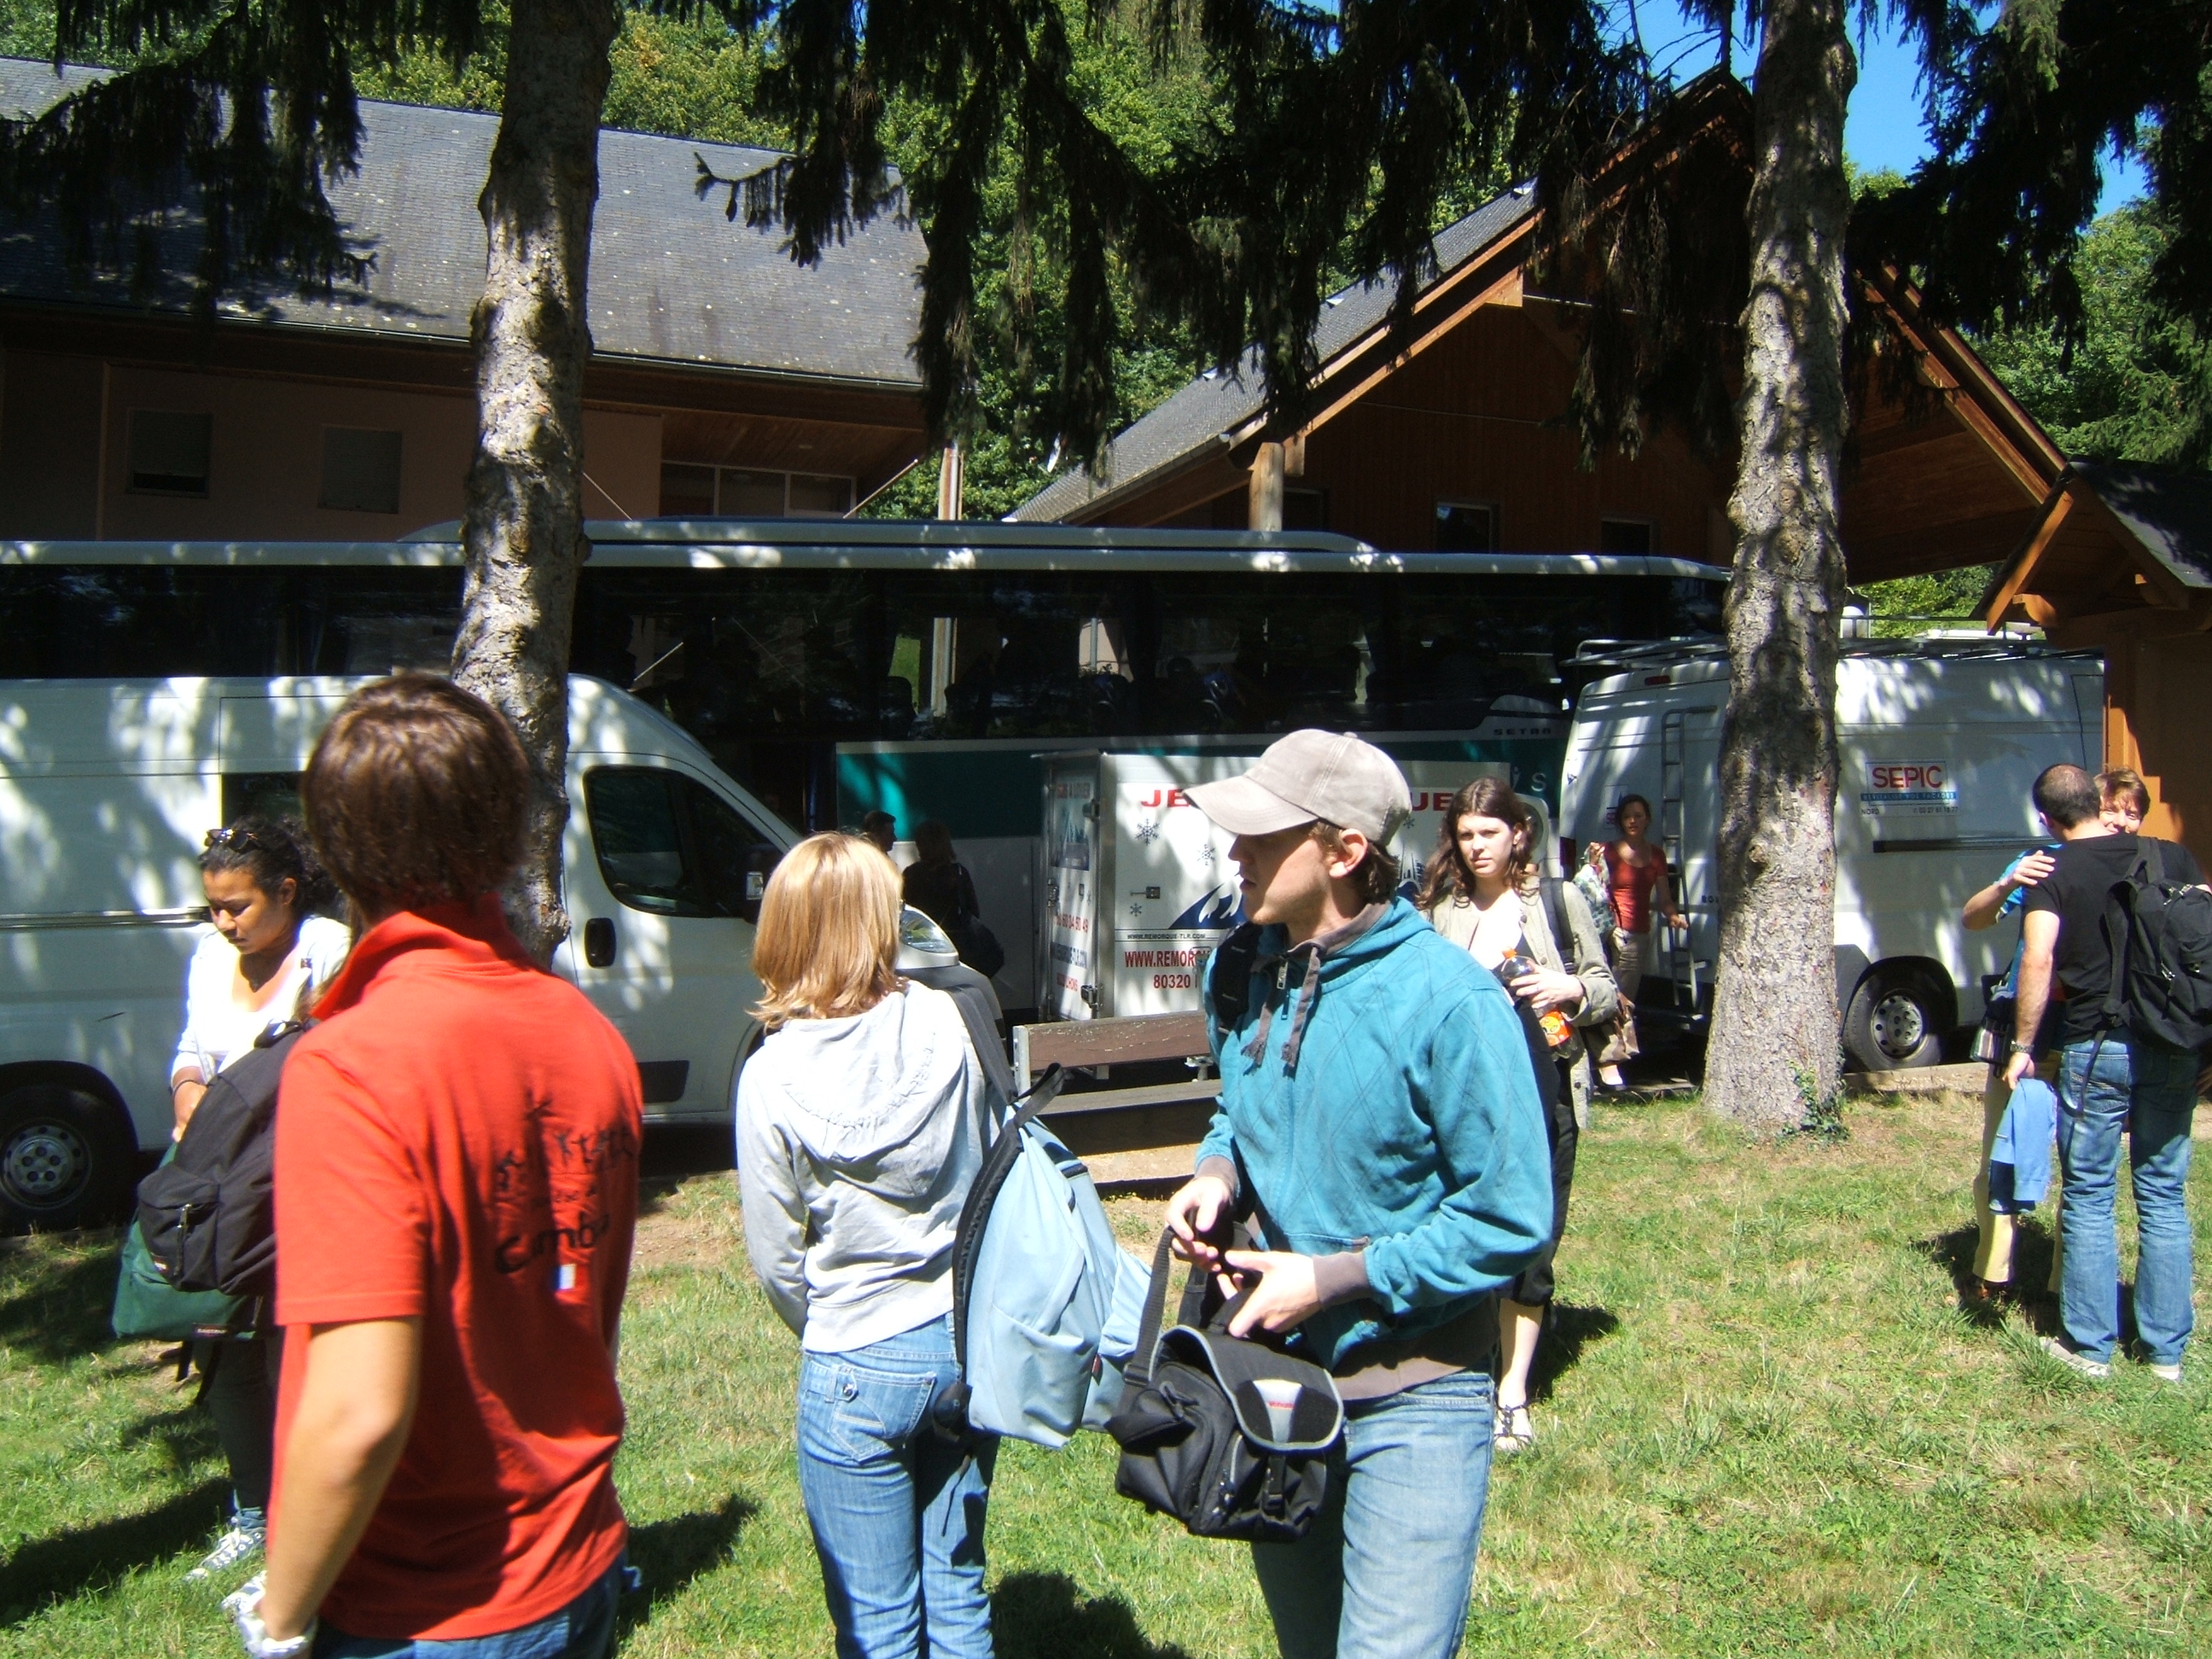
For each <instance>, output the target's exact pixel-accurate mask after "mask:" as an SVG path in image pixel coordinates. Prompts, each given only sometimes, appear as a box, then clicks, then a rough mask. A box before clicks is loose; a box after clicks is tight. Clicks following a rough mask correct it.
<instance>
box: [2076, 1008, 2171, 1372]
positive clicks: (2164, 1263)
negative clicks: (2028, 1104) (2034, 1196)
mask: <svg viewBox="0 0 2212 1659" xmlns="http://www.w3.org/2000/svg"><path fill="white" fill-rule="evenodd" d="M2093 1053H2094V1054H2095V1058H2096V1066H2095V1068H2094V1069H2093V1070H2092V1068H2091V1066H2090V1064H2089V1061H2090V1057H2091V1055H2092V1054H2093ZM2196 1108H2197V1056H2196V1055H2195V1054H2192V1053H2191V1052H2190V1051H2189V1050H2188V1049H2186V1048H2167V1047H2166V1046H2165V1045H2164V1044H2163V1043H2157V1042H2148V1041H2145V1040H2144V1039H2142V1038H2140V1037H2129V1036H2125V1035H2124V1034H2122V1033H2119V1032H2115V1033H2113V1034H2112V1036H2109V1037H2107V1038H2106V1040H2105V1043H2104V1047H2103V1048H2102V1049H2101V1050H2098V1049H2097V1047H2096V1045H2095V1044H2094V1043H2093V1042H2075V1043H2069V1045H2068V1046H2067V1048H2066V1049H2065V1051H2064V1053H2063V1055H2062V1056H2061V1060H2060V1065H2059V1072H2058V1160H2059V1166H2060V1168H2061V1170H2063V1173H2064V1176H2065V1189H2064V1190H2065V1202H2064V1204H2063V1206H2062V1207H2061V1209H2060V1211H2059V1218H2058V1221H2059V1230H2060V1234H2061V1236H2062V1237H2063V1238H2064V1240H2065V1243H2066V1260H2065V1271H2064V1284H2063V1286H2062V1288H2061V1291H2060V1300H2059V1304H2058V1306H2059V1318H2060V1322H2062V1323H2063V1325H2064V1326H2065V1328H2066V1337H2067V1340H2068V1341H2069V1342H2070V1343H2071V1344H2072V1345H2073V1346H2074V1348H2075V1352H2079V1353H2081V1354H2085V1355H2087V1357H2088V1358H2092V1359H2110V1358H2112V1346H2113V1344H2114V1343H2116V1342H2118V1340H2119V1337H2120V1261H2119V1247H2118V1243H2116V1241H2115V1239H2114V1237H2113V1222H2112V1200H2113V1194H2114V1192H2115V1190H2116V1188H2118V1178H2119V1161H2120V1137H2121V1135H2122V1134H2126V1135H2127V1136H2128V1138H2129V1152H2128V1162H2129V1164H2130V1170H2131V1172H2132V1174H2133V1176H2134V1178H2135V1190H2136V1237H2137V1242H2138V1243H2139V1244H2140V1246H2141V1249H2140V1250H2139V1252H2138V1258H2137V1261H2136V1334H2137V1335H2138V1336H2140V1337H2141V1338H2142V1344H2143V1346H2144V1347H2145V1348H2147V1349H2148V1350H2149V1351H2150V1357H2151V1359H2152V1361H2153V1362H2154V1364H2179V1361H2180V1358H2181V1351H2182V1350H2183V1349H2184V1348H2185V1347H2186V1346H2188V1343H2189V1332H2190V1328H2191V1325H2192V1324H2193V1323H2194V1318H2193V1316H2192V1315H2191V1310H2190V1302H2189V1293H2190V1279H2191V1274H2192V1273H2193V1270H2194V1267H2193V1263H2192V1262H2191V1249H2190V1239H2189V1209H2188V1204H2187V1197H2186V1192H2187V1187H2188V1182H2189V1121H2190V1118H2191V1115H2192V1114H2193V1113H2194V1112H2195V1110H2196Z"/></svg>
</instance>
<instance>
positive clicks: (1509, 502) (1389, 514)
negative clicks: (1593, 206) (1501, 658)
mask: <svg viewBox="0 0 2212 1659" xmlns="http://www.w3.org/2000/svg"><path fill="white" fill-rule="evenodd" d="M1533 312H1534V307H1528V308H1524V307H1521V306H1517V305H1503V304H1499V305H1489V306H1486V307H1482V308H1481V309H1480V310H1479V311H1478V312H1476V313H1474V316H1472V317H1471V318H1469V319H1468V320H1467V321H1465V322H1463V323H1462V324H1461V325H1459V326H1458V327H1457V328H1455V329H1454V330H1453V331H1451V332H1450V333H1449V334H1448V335H1445V336H1443V337H1440V338H1437V339H1436V340H1434V341H1433V342H1432V343H1431V344H1430V345H1429V346H1428V347H1427V349H1425V350H1424V351H1422V352H1421V354H1420V355H1419V356H1417V357H1415V358H1413V360H1412V361H1411V362H1408V363H1407V364H1406V365H1405V366H1404V367H1402V368H1399V369H1398V370H1397V371H1396V372H1395V373H1394V374H1391V375H1390V376H1389V378H1387V379H1386V380H1383V382H1382V383H1381V384H1380V385H1378V386H1376V387H1375V388H1374V389H1373V390H1372V391H1370V392H1368V393H1367V394H1366V395H1365V396H1364V397H1362V398H1360V399H1359V400H1358V402H1357V403H1355V404H1352V406H1351V407H1350V408H1348V409H1346V410H1344V411H1343V412H1341V413H1340V414H1339V415H1337V416H1334V418H1333V419H1331V420H1329V421H1328V422H1326V423H1324V424H1323V425H1322V427H1321V428H1319V429H1318V430H1316V431H1315V432H1314V433H1313V434H1312V435H1311V436H1310V438H1309V439H1308V440H1307V442H1306V465H1305V471H1304V475H1303V476H1302V477H1295V478H1292V479H1290V480H1289V481H1288V485H1287V488H1288V492H1289V495H1290V499H1289V500H1288V501H1286V503H1285V523H1286V524H1287V525H1289V526H1291V527H1292V528H1315V527H1319V528H1326V529H1329V530H1334V531H1336V532H1340V533H1342V534H1344V535H1347V536H1357V537H1358V538H1360V539H1361V540H1362V541H1364V542H1367V543H1370V544H1372V545H1374V546H1376V547H1378V548H1382V549H1384V550H1387V551H1391V552H1406V553H1418V552H1428V551H1430V550H1433V549H1434V548H1435V546H1436V531H1437V523H1436V514H1437V503H1439V502H1441V501H1463V502H1468V503H1473V504H1479V505H1481V504H1486V505H1489V506H1491V507H1494V508H1495V509H1496V512H1497V526H1498V529H1497V534H1498V551H1499V552H1501V553H1593V552H1596V551H1599V550H1601V547H1602V545H1603V540H1602V535H1601V523H1602V520H1606V519H1609V518H1618V519H1632V520H1645V521H1647V522H1649V523H1650V525H1651V526H1652V529H1653V532H1654V535H1653V538H1652V545H1651V550H1652V551H1653V552H1655V553H1664V554H1670V555H1673V556H1677V557H1682V558H1692V559H1711V560H1715V561H1717V562H1727V561H1728V560H1729V558H1730V557H1731V556H1732V553H1733V534H1732V532H1730V530H1729V526H1728V523H1727V518H1726V513H1727V507H1728V493H1729V480H1728V479H1727V478H1725V477H1723V474H1722V473H1721V472H1719V471H1716V470H1715V469H1714V467H1713V466H1712V465H1710V464H1709V463H1707V462H1705V461H1703V460H1700V459H1699V458H1698V457H1697V455H1696V454H1695V453H1692V450H1691V448H1690V446H1689V443H1688V441H1687V440H1686V438H1684V437H1683V436H1682V435H1681V433H1680V431H1679V430H1678V429H1676V428H1673V427H1667V428H1662V429H1661V430H1659V431H1658V432H1656V433H1655V434H1654V435H1652V437H1651V439H1650V441H1649V442H1647V443H1646V444H1645V445H1644V450H1643V453H1641V454H1639V455H1638V456H1637V457H1636V458H1635V459H1629V458H1627V457H1626V456H1624V455H1622V454H1621V453H1620V452H1619V451H1618V450H1617V449H1608V450H1607V451H1606V452H1605V453H1602V454H1601V456H1600V457H1599V458H1598V460H1597V464H1596V465H1595V467H1593V468H1591V469H1589V470H1588V471H1585V470H1583V467H1582V465H1581V464H1580V463H1581V447H1580V444H1579V442H1578V441H1577V438H1576V436H1575V435H1574V434H1573V433H1572V432H1571V430H1569V429H1568V428H1567V427H1566V425H1565V421H1564V417H1563V416H1562V411H1563V410H1565V408H1566V406H1567V396H1568V392H1569V391H1570V389H1571V376H1572V368H1571V363H1570V361H1569V358H1568V356H1567V355H1566V353H1567V349H1568V348H1567V347H1566V346H1565V344H1564V343H1562V342H1561V341H1560V340H1559V339H1557V338H1555V337H1553V335H1552V333H1551V332H1550V331H1548V330H1547V328H1546V327H1545V326H1544V325H1543V324H1542V323H1541V322H1540V321H1539V320H1538V319H1537V318H1536V317H1535V316H1534V314H1533ZM1207 478H1211V479H1212V483H1210V484H1209V483H1205V482H1204V480H1206V479H1207ZM1212 489H1219V490H1220V493H1219V494H1216V495H1212V499H1211V500H1207V499H1206V495H1208V494H1209V493H1210V492H1211V491H1212ZM1300 491H1304V492H1308V494H1307V495H1306V500H1305V502H1304V503H1303V504H1302V503H1301V502H1300V501H1299V500H1298V499H1297V495H1298V492H1300ZM1314 492H1319V494H1320V495H1322V498H1323V501H1324V502H1325V521H1324V522H1323V523H1322V524H1321V525H1319V526H1316V525H1315V524H1314V521H1313V519H1312V516H1311V514H1312V512H1313V507H1314V505H1315V503H1314V497H1313V493H1314ZM1194 497H1196V499H1195V501H1194ZM1186 503H1188V505H1187V504H1186ZM1245 511H1246V503H1245V484H1244V479H1243V473H1242V472H1241V471H1237V469H1236V468H1235V467H1234V466H1233V465H1231V463H1230V462H1228V461H1226V460H1214V461H1209V462H1207V463H1206V464H1205V466H1204V467H1203V468H1202V469H1201V471H1200V472H1198V473H1196V474H1194V475H1193V476H1192V477H1190V478H1189V479H1188V480H1184V479H1177V480H1171V481H1170V482H1168V483H1165V484H1164V485H1162V486H1161V487H1160V488H1159V489H1157V490H1152V491H1147V492H1146V494H1145V495H1139V496H1138V497H1137V498H1135V499H1134V500H1133V501H1130V502H1129V503H1127V506H1125V507H1121V508H1119V509H1116V510H1115V511H1112V512H1110V513H1108V514H1106V515H1105V519H1104V521H1105V522H1108V523H1114V524H1149V523H1166V524H1169V525H1173V526H1179V527H1180V526H1193V527H1205V526H1212V527H1214V528H1231V527H1237V528H1241V527H1243V524H1244V522H1245Z"/></svg>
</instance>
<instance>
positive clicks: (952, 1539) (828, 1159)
mask: <svg viewBox="0 0 2212 1659" xmlns="http://www.w3.org/2000/svg"><path fill="white" fill-rule="evenodd" d="M898 941H899V877H898V872H897V871H896V869H895V868H894V867H893V866H892V865H891V861H890V860H889V859H887V858H885V857H884V854H882V853H881V852H879V851H878V850H877V848H874V847H873V846H872V845H871V844H870V843H869V842H866V841H864V840H862V839H860V837H859V836H844V835H823V836H810V837H809V838H808V839H806V840H805V841H803V842H799V845H798V846H797V847H795V848H793V849H792V850H791V851H790V852H789V853H788V854H786V855H785V857H784V860H783V862H782V863H781V864H780V865H778V866H776V869H775V874H773V875H771V876H770V877H769V882H768V890H767V891H766V893H764V894H763V896H762V898H761V909H760V928H759V932H758V933H757V935H756V937H755V940H754V945H753V971H754V972H755V973H757V974H758V975H760V981H761V987H762V993H763V994H762V997H761V1001H760V1006H759V1007H758V1008H757V1010H756V1011H755V1012H757V1015H758V1016H759V1018H761V1019H762V1020H763V1022H764V1023H765V1024H767V1026H768V1028H769V1036H768V1039H767V1041H766V1042H763V1043H762V1045H761V1047H760V1050H759V1052H758V1053H757V1054H754V1055H753V1057H752V1058H751V1059H750V1060H747V1061H746V1062H745V1068H744V1072H743V1073H741V1074H740V1076H739V1078H738V1103H737V1109H738V1182H739V1184H740V1186H741V1188H742V1189H743V1191H744V1209H745V1244H746V1248H747V1250H748V1252H749V1253H750V1255H751V1257H752V1263H753V1268H754V1271H755V1272H756V1273H758V1274H759V1275H760V1281H761V1285H762V1286H763V1288H764V1289H765V1290H766V1291H768V1296H769V1301H770V1302H771V1303H773V1304H775V1310H776V1312H777V1313H779V1314H780V1315H781V1316H782V1317H783V1322H784V1323H786V1324H787V1325H788V1326H790V1327H791V1328H792V1330H793V1333H795V1334H797V1336H798V1337H799V1348H800V1351H801V1358H800V1365H799V1493H800V1495H801V1497H802V1498H804V1499H805V1504H806V1518H807V1520H808V1522H810V1523H811V1525H812V1528H813V1531H814V1547H815V1551H816V1553H817V1554H818V1555H819V1556H820V1558H821V1562H822V1583H823V1594H824V1595H825V1597H826V1598H827V1600H828V1601H829V1616H830V1620H831V1622H832V1623H833V1624H834V1625H835V1626H836V1632H837V1653H838V1655H839V1659H912V1656H915V1655H916V1654H918V1653H919V1652H920V1651H921V1646H922V1644H924V1643H925V1641H926V1643H927V1650H928V1652H929V1654H930V1655H931V1659H989V1656H990V1652H991V1604H990V1602H989V1601H987V1599H986V1598H985V1596H984V1594H983V1510H984V1505H985V1504H986V1502H987V1500H988V1498H989V1495H990V1483H991V1469H992V1464H993V1461H994V1456H995V1454H996V1450H997V1442H996V1440H995V1439H994V1438H991V1437H983V1438H982V1439H981V1441H980V1442H979V1443H964V1444H963V1443H962V1442H960V1441H959V1440H957V1439H954V1438H951V1437H946V1436H945V1435H942V1434H939V1432H938V1431H937V1430H936V1428H935V1427H934V1426H933V1412H934V1410H935V1407H936V1406H937V1403H938V1401H939V1397H940V1396H941V1395H943V1394H944V1392H945V1389H947V1388H949V1387H950V1386H951V1384H952V1383H954V1382H956V1381H957V1380H958V1370H957V1367H956V1365H955V1364H954V1361H953V1353H952V1318H951V1315H952V1245H953V1240H954V1238H955V1237H956V1235H957V1232H958V1231H959V1225H960V1208H961V1206H962V1205H963V1203H964V1202H965V1201H966V1200H967V1196H968V1188H969V1184H970V1183H971V1182H973V1181H974V1180H975V1173H976V1170H978V1169H979V1168H981V1164H982V1161H983V1149H984V1146H985V1145H986V1143H987V1141H988V1140H989V1139H990V1135H991V1133H992V1127H993V1126H992V1123H991V1109H992V1097H991V1095H990V1093H989V1091H988V1090H987V1085H986V1083H985V1074H984V1071H983V1067H982V1063H981V1060H979V1059H978V1058H977V1056H976V1054H975V1048H973V1046H972V1045H971V1044H970V1043H969V1039H968V1028H967V1025H966V1024H965V1022H963V1020H962V1018H960V1011H959V1008H958V1007H957V1006H956V1005H955V1004H954V1002H953V1000H952V999H951V997H949V996H947V995H946V994H945V993H943V992H942V991H936V990H932V989H931V988H930V987H927V986H926V985H917V984H915V983H914V982H912V981H908V980H902V979H901V978H900V977H899V976H898V975H897V974H896V972H894V971H893V968H892V964H893V963H894V961H895V960H896V956H897V953H898ZM925 1632H926V1634H925Z"/></svg>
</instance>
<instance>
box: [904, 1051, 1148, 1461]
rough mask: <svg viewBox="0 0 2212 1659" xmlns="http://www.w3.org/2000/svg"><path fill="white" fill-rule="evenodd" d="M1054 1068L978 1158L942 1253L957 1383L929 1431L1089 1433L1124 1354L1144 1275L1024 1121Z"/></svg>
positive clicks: (1046, 1092)
mask: <svg viewBox="0 0 2212 1659" xmlns="http://www.w3.org/2000/svg"><path fill="white" fill-rule="evenodd" d="M1060 1082H1061V1074H1060V1067H1058V1066H1054V1067H1052V1068H1051V1069H1050V1070H1049V1071H1048V1072H1047V1073H1045V1074H1044V1076H1043V1077H1042V1078H1040V1079H1038V1080H1037V1083H1036V1087H1034V1088H1033V1089H1031V1090H1030V1092H1029V1093H1028V1094H1027V1095H1025V1096H1024V1097H1023V1098H1022V1101H1021V1103H1020V1104H1021V1110H1020V1111H1019V1112H1018V1113H1017V1114H1016V1115H1014V1116H1013V1117H1012V1119H1010V1120H1009V1121H1007V1123H1006V1127H1005V1128H1003V1129H1001V1130H1000V1132H999V1134H998V1136H997V1138H996V1139H994V1140H993V1141H992V1143H991V1149H990V1151H989V1152H987V1153H986V1154H985V1155H984V1158H983V1167H982V1170H981V1172H980V1173H979V1174H978V1175H977V1176H976V1177H975V1185H974V1186H973V1187H972V1188H969V1193H968V1202H967V1204H966V1205H965V1206H963V1209H962V1210H961V1212H960V1233H959V1238H958V1241H957V1243H955V1244H954V1246H953V1255H952V1346H953V1351H954V1352H955V1353H956V1354H957V1356H958V1357H959V1361H960V1379H961V1380H960V1381H959V1382H958V1383H956V1384H955V1385H954V1386H953V1387H952V1388H951V1389H947V1390H946V1391H945V1394H944V1395H943V1396H942V1397H941V1398H940V1399H939V1403H938V1408H937V1424H938V1426H939V1429H940V1430H942V1431H945V1432H946V1433H950V1434H958V1433H959V1432H961V1431H963V1429H972V1430H975V1431H980V1432H982V1433H987V1434H1001V1435H1011V1436H1012V1437H1014V1438H1015V1439H1017V1440H1031V1441H1035V1442H1036V1443H1037V1444H1038V1445H1040V1446H1052V1447H1059V1446H1064V1445H1066V1443H1067V1441H1068V1438H1069V1437H1071V1436H1072V1435H1073V1434H1074V1432H1075V1431H1077V1430H1078V1429H1082V1428H1089V1429H1103V1427H1105V1425H1106V1419H1108V1418H1109V1417H1111V1416H1112V1415H1113V1414H1114V1412H1115V1407H1117V1406H1119V1404H1120V1403H1121V1368H1122V1366H1123V1365H1124V1364H1127V1362H1128V1360H1129V1358H1130V1357H1131V1356H1132V1355H1133V1353H1134V1352H1136V1347H1137V1331H1138V1328H1139V1326H1140V1325H1141V1324H1142V1323H1143V1322H1144V1316H1145V1296H1146V1291H1148V1290H1149V1289H1150V1288H1151V1285H1152V1264H1151V1263H1150V1262H1147V1261H1139V1260H1138V1259H1137V1258H1136V1257H1135V1256H1133V1255H1131V1254H1130V1253H1129V1252H1128V1251H1127V1250H1125V1249H1122V1248H1121V1246H1120V1245H1119V1244H1118V1243H1115V1239H1114V1228H1113V1225H1112V1223H1110V1222H1109V1221H1108V1220H1107V1218H1106V1209H1105V1206H1103V1204H1101V1203H1100V1202H1099V1201H1098V1189H1097V1188H1096V1187H1094V1186H1093V1185H1092V1184H1091V1172H1090V1171H1089V1170H1086V1169H1085V1168H1084V1167H1083V1161H1082V1159H1080V1158H1077V1157H1076V1156H1075V1154H1074V1153H1073V1152H1069V1151H1068V1150H1067V1148H1066V1146H1064V1145H1062V1144H1061V1142H1060V1137H1059V1136H1057V1135H1055V1134H1054V1133H1053V1132H1052V1131H1051V1130H1050V1129H1048V1128H1047V1127H1045V1126H1044V1124H1043V1123H1042V1122H1040V1121H1038V1117H1037V1115H1038V1114H1039V1113H1040V1112H1042V1111H1043V1110H1044V1109H1045V1108H1046V1107H1048V1106H1049V1105H1051V1104H1052V1102H1053V1099H1054V1097H1055V1096H1057V1095H1058V1094H1059V1092H1060Z"/></svg>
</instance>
